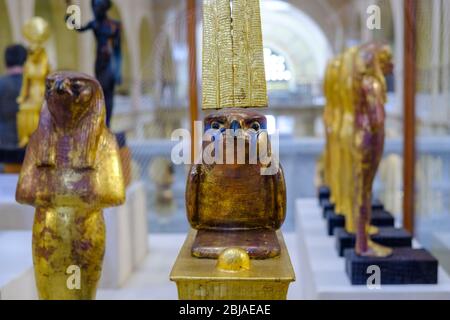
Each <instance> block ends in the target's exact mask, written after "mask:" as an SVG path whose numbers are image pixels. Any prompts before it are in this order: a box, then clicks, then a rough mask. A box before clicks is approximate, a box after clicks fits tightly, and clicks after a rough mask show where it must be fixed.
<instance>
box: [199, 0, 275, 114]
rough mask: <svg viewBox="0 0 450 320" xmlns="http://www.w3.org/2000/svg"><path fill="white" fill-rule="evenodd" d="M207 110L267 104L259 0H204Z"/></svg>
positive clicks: (205, 101) (204, 95)
mask: <svg viewBox="0 0 450 320" xmlns="http://www.w3.org/2000/svg"><path fill="white" fill-rule="evenodd" d="M202 68H203V83H202V86H203V104H202V105H203V109H222V108H236V107H238V108H261V107H267V104H268V103H267V88H266V78H265V71H264V53H263V41H262V30H261V14H260V6H259V0H204V3H203V67H202Z"/></svg>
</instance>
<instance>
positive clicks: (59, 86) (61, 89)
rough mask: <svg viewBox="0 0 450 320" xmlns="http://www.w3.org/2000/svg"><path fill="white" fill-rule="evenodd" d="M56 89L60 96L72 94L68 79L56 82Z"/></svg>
mask: <svg viewBox="0 0 450 320" xmlns="http://www.w3.org/2000/svg"><path fill="white" fill-rule="evenodd" d="M55 89H56V92H57V93H58V94H64V93H68V94H70V95H71V94H72V91H71V90H70V83H69V81H67V79H58V80H56V81H55Z"/></svg>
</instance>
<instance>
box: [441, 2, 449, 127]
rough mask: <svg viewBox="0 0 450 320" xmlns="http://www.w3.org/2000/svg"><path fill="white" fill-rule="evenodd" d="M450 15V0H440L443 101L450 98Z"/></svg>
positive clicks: (447, 113) (446, 107) (445, 107)
mask: <svg viewBox="0 0 450 320" xmlns="http://www.w3.org/2000/svg"><path fill="white" fill-rule="evenodd" d="M449 16H450V1H442V22H441V23H442V28H443V29H442V66H443V68H442V78H441V81H442V92H443V94H444V97H445V98H444V99H443V100H444V101H449V99H450V24H449V23H448V21H446V20H445V19H447V17H449ZM444 110H445V118H444V119H447V121H446V123H450V108H449V107H448V106H444Z"/></svg>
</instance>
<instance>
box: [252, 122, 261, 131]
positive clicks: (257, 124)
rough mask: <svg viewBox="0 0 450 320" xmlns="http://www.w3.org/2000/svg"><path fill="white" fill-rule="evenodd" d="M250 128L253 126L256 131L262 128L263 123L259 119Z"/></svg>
mask: <svg viewBox="0 0 450 320" xmlns="http://www.w3.org/2000/svg"><path fill="white" fill-rule="evenodd" d="M250 128H252V129H253V130H255V131H259V129H261V125H260V124H259V122H258V121H255V122H253V123H252V125H251V126H250Z"/></svg>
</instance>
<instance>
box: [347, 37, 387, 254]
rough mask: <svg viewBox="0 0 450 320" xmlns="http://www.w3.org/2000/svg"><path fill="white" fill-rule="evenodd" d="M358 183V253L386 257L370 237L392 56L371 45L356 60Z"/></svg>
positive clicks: (355, 140) (356, 207) (385, 50)
mask: <svg viewBox="0 0 450 320" xmlns="http://www.w3.org/2000/svg"><path fill="white" fill-rule="evenodd" d="M355 64H356V66H355V69H356V70H355V85H354V90H355V122H354V124H355V126H354V131H355V133H354V143H353V145H352V146H353V155H354V163H355V167H354V170H355V171H354V179H355V180H354V181H355V193H354V201H353V205H354V206H355V214H356V217H355V222H356V228H357V232H356V248H355V250H356V253H357V254H359V255H363V256H377V257H385V256H389V255H390V254H391V253H392V250H391V249H390V248H386V247H383V246H381V245H379V244H376V243H374V242H373V241H371V240H370V237H369V224H370V220H371V214H372V185H373V181H374V178H375V174H376V172H377V169H378V166H379V164H380V161H381V158H382V156H383V149H384V140H385V117H386V115H385V110H384V105H385V104H386V101H387V98H386V94H387V86H386V80H385V77H386V76H387V75H390V74H391V73H392V71H393V64H392V53H391V49H390V47H389V46H387V45H382V44H377V43H368V44H366V45H363V46H361V47H360V48H359V51H358V56H357V59H356V60H355Z"/></svg>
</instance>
